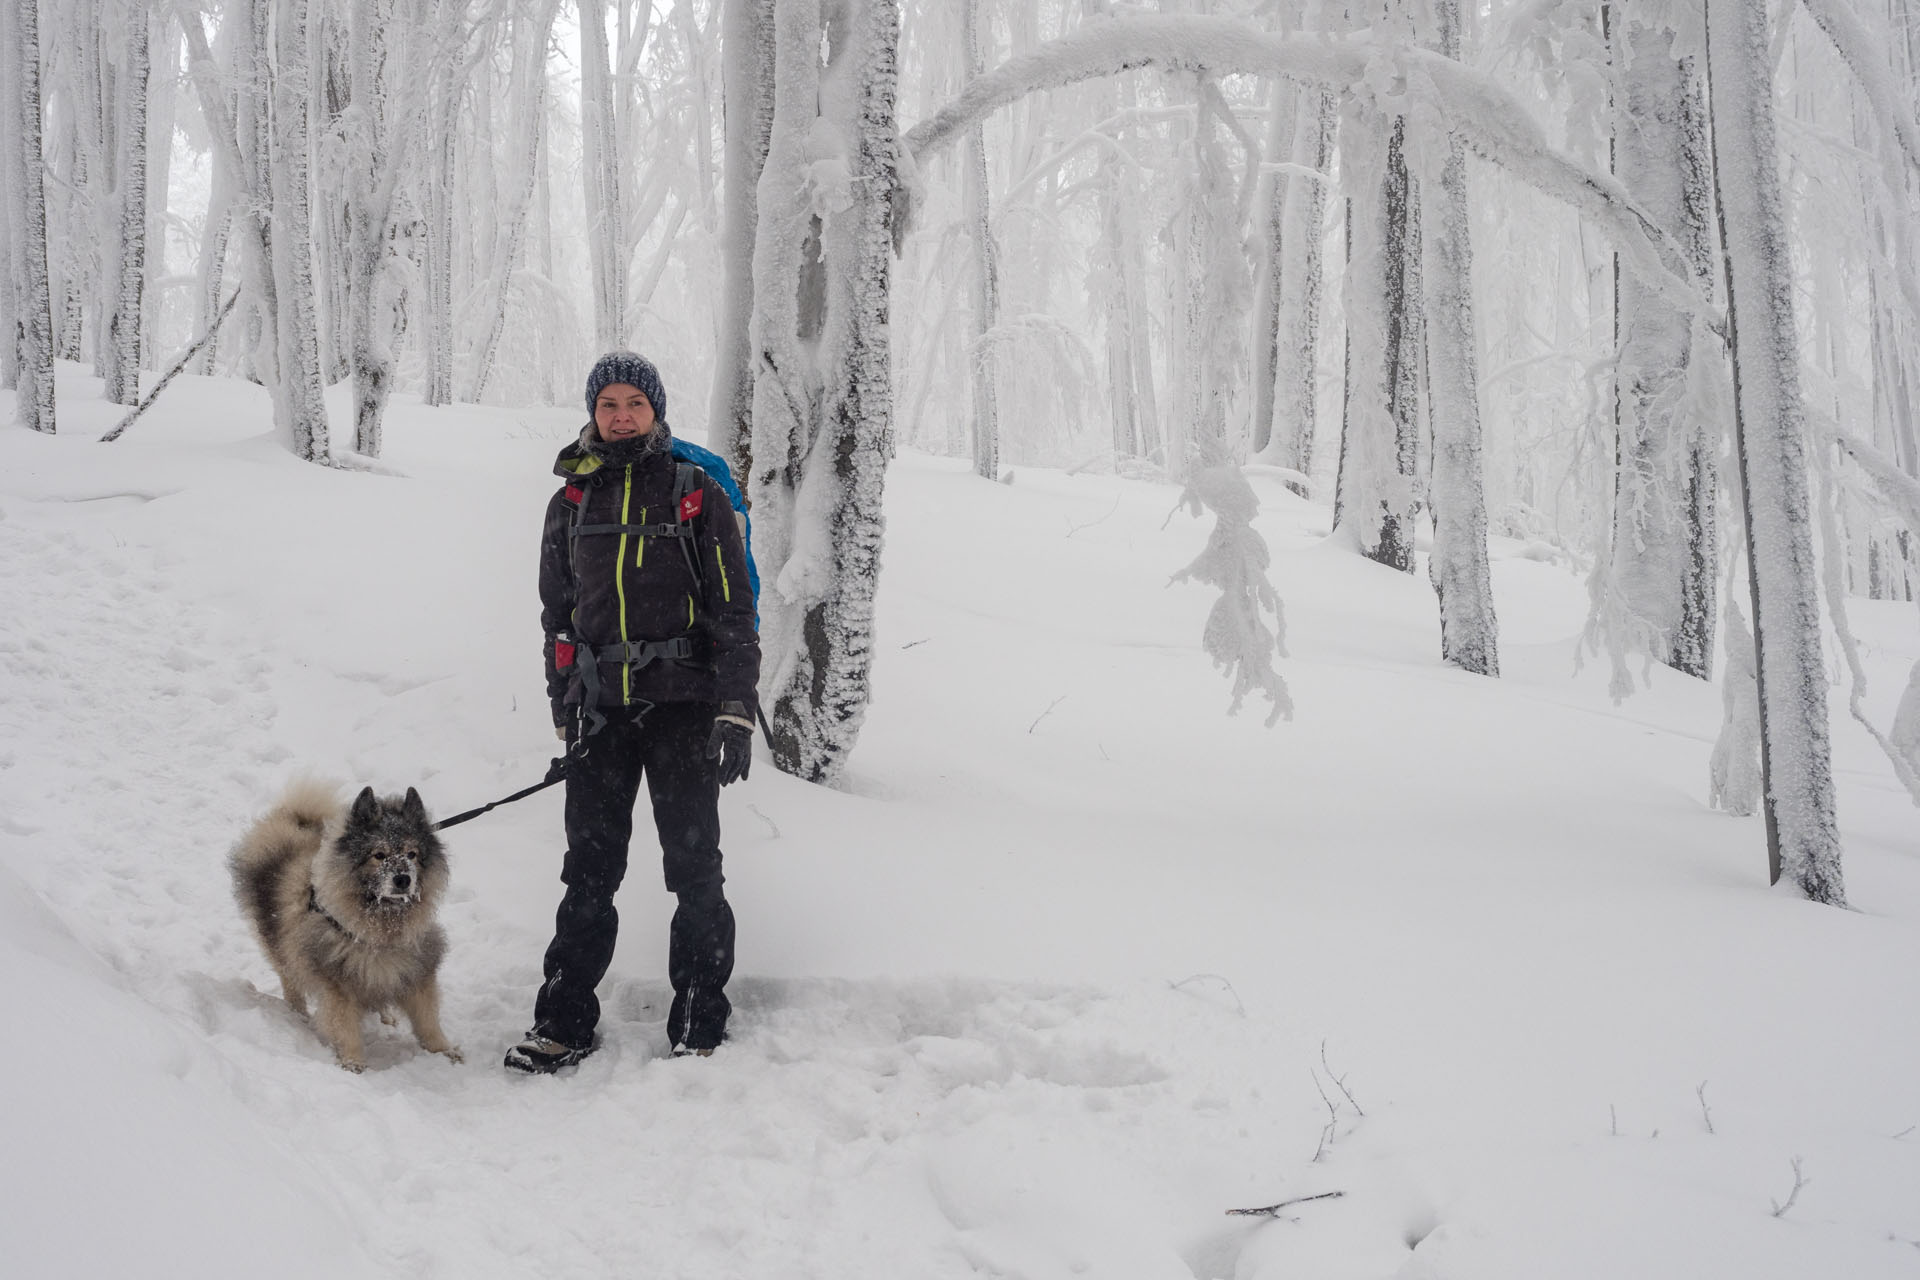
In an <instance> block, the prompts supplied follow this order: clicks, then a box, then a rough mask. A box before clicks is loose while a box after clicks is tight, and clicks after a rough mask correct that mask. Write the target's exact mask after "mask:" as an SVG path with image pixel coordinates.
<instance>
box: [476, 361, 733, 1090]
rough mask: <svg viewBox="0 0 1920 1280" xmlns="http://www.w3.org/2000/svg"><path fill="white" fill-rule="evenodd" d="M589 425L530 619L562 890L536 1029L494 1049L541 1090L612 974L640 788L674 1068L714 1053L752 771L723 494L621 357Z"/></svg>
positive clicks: (722, 1025)
mask: <svg viewBox="0 0 1920 1280" xmlns="http://www.w3.org/2000/svg"><path fill="white" fill-rule="evenodd" d="M587 409H588V412H589V413H591V414H592V415H593V420H592V421H591V422H589V423H588V424H587V426H586V427H585V428H584V429H583V430H582V431H581V433H580V439H579V440H578V441H576V442H575V443H573V444H570V445H568V446H567V447H566V448H564V449H562V450H561V451H560V457H559V459H558V461H557V462H556V463H555V465H554V472H555V473H556V474H557V475H559V476H560V477H561V478H562V479H563V480H565V481H566V484H565V485H564V486H563V487H562V488H561V490H560V492H558V493H556V494H555V495H554V496H553V499H552V500H551V501H550V502H549V503H548V504H547V518H546V527H545V531H544V534H543V536H542V540H541V544H540V603H541V611H540V622H541V626H542V627H543V628H544V629H545V631H546V637H547V639H546V659H547V696H548V698H549V699H550V701H551V702H552V704H553V720H554V728H555V731H556V732H557V733H558V734H559V735H560V736H561V737H562V738H564V739H565V740H566V742H567V748H568V756H569V764H568V770H567V855H566V861H565V863H564V864H563V866H562V868H561V872H560V879H561V882H562V883H563V884H565V885H566V893H565V895H564V896H563V897H562V898H561V900H560V909H559V912H558V913H557V916H556V918H555V921H554V934H553V943H552V945H551V946H549V947H548V948H547V955H546V966H545V970H546V981H545V982H544V983H543V984H542V985H541V987H540V993H539V995H538V997H537V998H536V1000H535V1002H534V1010H533V1029H532V1030H531V1031H529V1032H528V1033H527V1037H526V1039H525V1040H522V1041H521V1042H520V1043H519V1044H517V1045H515V1046H514V1047H513V1048H512V1049H510V1050H508V1051H507V1057H506V1065H507V1066H508V1067H509V1068H511V1069H513V1070H516V1071H526V1072H532V1073H535V1074H547V1073H549V1072H553V1071H557V1070H559V1069H560V1068H561V1067H564V1066H569V1065H571V1064H573V1063H576V1062H578V1061H580V1059H582V1058H584V1057H586V1056H587V1055H588V1054H589V1053H591V1052H593V1050H594V1047H595V1043H594V1027H595V1026H596V1024H597V1023H598V1022H599V1018H600V1002H599V1000H598V998H597V997H596V996H595V994H594V988H595V987H596V986H597V985H598V984H599V982H600V979H601V978H602V977H603V976H604V975H605V974H606V971H607V965H608V964H609V963H610V962H611V961H612V959H613V946H614V936H615V933H616V931H617V929H618V927H619V917H618V915H617V914H616V913H615V911H614V907H613V895H614V892H615V891H616V890H617V889H619V887H620V881H621V879H622V877H623V876H625V874H626V869H627V842H628V838H629V837H630V836H631V834H632V832H633V805H634V799H635V797H636V796H637V795H638V793H639V787H640V780H641V778H642V777H643V776H644V777H645V778H646V781H647V791H648V794H649V795H650V796H651V798H652V801H653V820H654V826H655V828H656V830H657V831H658V832H659V836H660V849H661V853H662V855H663V860H664V864H665V869H666V881H667V889H668V890H669V891H670V892H671V893H673V894H674V895H675V896H676V897H677V898H678V899H679V906H678V907H677V908H676V909H675V911H674V913H673V925H672V932H671V937H670V940H669V943H668V952H667V976H668V978H669V980H670V981H671V982H672V984H673V1005H672V1007H671V1008H670V1009H669V1010H668V1013H667V1035H668V1039H669V1041H670V1042H671V1044H672V1047H673V1052H674V1054H675V1055H676V1056H678V1055H682V1054H689V1053H692V1054H699V1055H702V1056H705V1055H707V1054H710V1053H712V1052H713V1050H714V1048H715V1047H716V1046H717V1045H718V1044H719V1043H720V1042H721V1040H722V1039H724V1038H725V1035H726V1027H727V1015H728V1013H729V1012H730V1010H731V1006H730V1005H729V1004H728V1002H727V997H726V983H727V979H728V977H729V976H730V975H731V974H732V972H733V909H732V908H731V907H729V906H728V905H727V899H726V895H725V893H723V892H722V890H721V885H722V883H723V882H724V877H723V876H722V875H721V873H720V814H719V794H720V788H721V787H722V786H725V785H727V784H729V783H732V782H735V781H738V780H739V779H741V778H744V777H746V776H747V769H748V766H749V765H750V764H751V763H752V760H753V707H754V705H755V701H754V699H755V694H754V686H755V685H756V683H757V682H758V680H759V675H760V640H759V637H758V635H757V634H756V633H755V631H754V608H753V596H752V593H751V592H750V591H749V590H748V587H747V565H746V548H745V544H744V542H743V540H742V538H741V525H740V522H739V521H738V520H737V519H736V518H735V514H734V510H733V505H732V503H730V502H729V501H728V499H727V495H726V492H725V491H724V490H723V489H722V488H721V487H720V486H719V485H718V484H717V483H715V481H714V480H713V479H712V478H711V477H709V476H708V475H707V474H706V473H705V472H704V471H702V470H701V469H700V468H699V467H697V466H694V465H693V464H691V463H686V462H681V461H679V460H677V459H676V458H675V457H674V456H673V453H672V448H671V446H672V440H673V436H672V432H671V431H669V430H668V428H667V423H666V409H667V397H666V390H665V388H664V387H662V386H661V384H660V374H659V373H658V371H656V370H655V369H654V367H653V365H652V364H651V363H650V362H649V361H647V360H646V359H645V358H643V357H641V356H638V355H635V354H633V353H632V352H627V351H621V352H614V353H613V354H611V355H607V356H603V357H601V359H600V361H599V362H598V363H597V364H595V365H594V366H593V371H592V372H591V373H589V374H588V375H587Z"/></svg>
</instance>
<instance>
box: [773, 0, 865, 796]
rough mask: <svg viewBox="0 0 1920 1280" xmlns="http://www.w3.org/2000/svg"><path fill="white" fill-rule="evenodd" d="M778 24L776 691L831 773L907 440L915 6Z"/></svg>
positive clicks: (799, 766)
mask: <svg viewBox="0 0 1920 1280" xmlns="http://www.w3.org/2000/svg"><path fill="white" fill-rule="evenodd" d="M773 32H774V68H775V78H774V84H773V103H774V113H773V120H772V128H771V131H770V134H769V142H768V149H767V158H766V163H765V167H764V169H763V171H762V173H761V176H760V183H759V195H758V203H759V216H758V220H757V235H756V242H755V249H754V261H753V279H754V294H755V305H754V315H753V325H752V331H751V334H752V344H753V350H754V352H755V354H756V356H757V367H756V369H755V374H756V379H755V392H754V406H753V428H754V440H753V458H752V471H751V475H752V497H753V506H754V517H755V525H754V549H755V554H756V556H757V557H758V558H759V559H760V561H761V563H762V565H763V566H765V568H766V571H767V575H768V577H769V578H770V580H771V585H772V590H770V591H763V592H762V594H761V599H760V605H761V608H760V612H761V636H762V644H763V646H764V649H765V655H766V656H765V666H764V667H763V670H762V675H761V697H762V701H763V703H764V704H765V705H766V706H767V708H768V714H769V718H770V722H771V726H772V733H771V735H770V745H771V746H772V748H773V752H774V760H775V762H776V763H777V764H778V765H779V767H780V768H781V769H783V770H785V771H787V772H789V773H792V774H795V775H797V776H799V777H802V778H806V779H808V780H810V781H815V782H831V781H833V780H834V779H835V778H836V777H837V776H838V775H839V772H840V770H841V768H842V767H843V766H844V764H845V760H846V754H847V752H848V750H850V749H851V747H852V746H853V742H854V739H855V737H856V736H857V735H858V733H859V728H860V722H861V720H862V718H863V717H864V715H865V711H866V703H867V674H868V668H869V665H870V662H871V657H872V644H873V638H872V628H873V592H874V587H875V585H876V580H877V578H878V575H879V567H880V566H879V559H880V542H881V535H882V527H883V526H882V516H881V496H882V491H883V484H884V480H885V474H886V464H887V459H888V456H889V454H890V453H891V450H892V446H891V434H892V371H891V368H890V361H889V343H888V327H887V319H888V301H889V300H888V289H889V282H890V280H891V270H892V257H893V234H894V210H893V202H892V200H891V198H890V193H891V192H893V191H894V189H895V187H896V186H897V183H898V174H897V167H898V163H899V160H898V147H899V138H898V134H897V132H896V128H895V124H894V91H895V81H896V75H897V62H896V50H897V45H898V40H899V14H898V10H897V9H896V8H895V6H894V5H893V4H892V3H891V0H825V3H822V2H821V0H790V2H789V0H782V3H781V4H780V5H779V6H778V7H777V9H776V11H775V14H774V28H773ZM823 36H824V40H823ZM823 49H824V51H825V53H824V61H823V52H822V51H823ZM826 146H831V147H836V148H838V149H836V150H831V151H826V152H825V153H823V147H826Z"/></svg>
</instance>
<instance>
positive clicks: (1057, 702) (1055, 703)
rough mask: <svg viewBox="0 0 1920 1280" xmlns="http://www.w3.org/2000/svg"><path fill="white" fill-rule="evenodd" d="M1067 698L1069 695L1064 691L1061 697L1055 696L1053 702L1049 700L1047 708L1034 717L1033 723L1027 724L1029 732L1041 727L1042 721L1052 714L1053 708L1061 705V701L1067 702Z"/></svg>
mask: <svg viewBox="0 0 1920 1280" xmlns="http://www.w3.org/2000/svg"><path fill="white" fill-rule="evenodd" d="M1066 700H1067V695H1066V694H1064V693H1063V694H1061V695H1060V696H1059V697H1057V698H1055V699H1054V700H1053V701H1052V702H1049V703H1048V704H1047V709H1046V710H1045V711H1042V712H1041V713H1040V714H1039V715H1037V716H1035V717H1034V718H1033V723H1032V724H1030V725H1028V726H1027V732H1028V733H1032V732H1033V731H1034V730H1035V729H1038V728H1039V727H1040V722H1041V721H1042V720H1045V719H1046V718H1047V717H1048V716H1050V715H1052V714H1053V709H1054V708H1055V707H1057V706H1059V705H1060V704H1061V703H1063V702H1065V701H1066Z"/></svg>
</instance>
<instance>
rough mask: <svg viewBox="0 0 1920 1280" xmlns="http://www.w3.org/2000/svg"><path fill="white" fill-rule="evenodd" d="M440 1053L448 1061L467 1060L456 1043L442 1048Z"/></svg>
mask: <svg viewBox="0 0 1920 1280" xmlns="http://www.w3.org/2000/svg"><path fill="white" fill-rule="evenodd" d="M440 1053H441V1055H442V1056H444V1057H445V1058H446V1060H447V1061H448V1062H465V1061H466V1058H465V1057H464V1056H462V1054H461V1053H460V1046H459V1045H454V1046H452V1047H451V1048H447V1049H442V1050H441V1051H440Z"/></svg>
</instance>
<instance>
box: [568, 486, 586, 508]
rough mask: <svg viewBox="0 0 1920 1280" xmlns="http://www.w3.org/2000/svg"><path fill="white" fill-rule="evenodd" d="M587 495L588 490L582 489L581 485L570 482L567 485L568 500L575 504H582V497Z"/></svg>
mask: <svg viewBox="0 0 1920 1280" xmlns="http://www.w3.org/2000/svg"><path fill="white" fill-rule="evenodd" d="M586 496H587V491H586V490H585V489H582V488H581V487H580V486H579V485H577V484H570V485H568V486H567V501H568V502H571V503H573V504H574V505H575V506H578V505H580V499H582V498H584V497H586Z"/></svg>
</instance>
